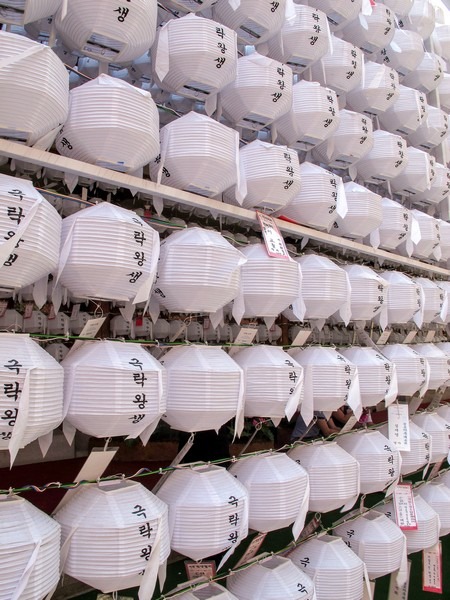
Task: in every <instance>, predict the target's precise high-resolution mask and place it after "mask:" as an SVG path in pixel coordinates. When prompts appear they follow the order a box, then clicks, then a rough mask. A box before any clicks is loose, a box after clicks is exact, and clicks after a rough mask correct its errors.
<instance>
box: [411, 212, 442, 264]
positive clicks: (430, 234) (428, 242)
mask: <svg viewBox="0 0 450 600" xmlns="http://www.w3.org/2000/svg"><path fill="white" fill-rule="evenodd" d="M411 215H412V217H413V218H414V219H415V221H416V223H417V225H418V227H419V230H420V239H419V241H418V242H416V243H413V248H414V250H413V256H417V258H431V259H433V258H436V259H437V260H439V259H440V258H441V251H440V247H439V238H440V233H439V221H438V220H437V219H435V218H434V217H431V216H430V215H427V214H426V213H424V212H422V211H420V210H412V211H411Z"/></svg>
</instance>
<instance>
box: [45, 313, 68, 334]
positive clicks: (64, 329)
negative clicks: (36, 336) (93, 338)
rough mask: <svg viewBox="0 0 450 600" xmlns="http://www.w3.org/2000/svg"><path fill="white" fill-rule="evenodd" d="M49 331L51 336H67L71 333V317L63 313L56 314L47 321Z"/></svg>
mask: <svg viewBox="0 0 450 600" xmlns="http://www.w3.org/2000/svg"><path fill="white" fill-rule="evenodd" d="M47 331H48V332H49V333H50V334H53V335H55V334H58V333H60V334H63V335H67V334H68V333H69V332H70V317H69V315H66V314H65V313H63V312H58V313H56V315H55V317H54V318H52V319H47Z"/></svg>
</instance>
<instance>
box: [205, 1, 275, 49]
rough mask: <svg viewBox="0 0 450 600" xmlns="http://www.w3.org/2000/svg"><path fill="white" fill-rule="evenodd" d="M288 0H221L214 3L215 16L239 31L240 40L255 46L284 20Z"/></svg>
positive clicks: (263, 40)
mask: <svg viewBox="0 0 450 600" xmlns="http://www.w3.org/2000/svg"><path fill="white" fill-rule="evenodd" d="M285 10H286V0H281V1H280V2H278V3H276V4H272V3H271V2H264V4H262V3H261V2H259V1H258V0H239V2H235V1H233V0H221V1H220V2H217V4H215V5H214V8H213V18H214V20H215V21H218V22H219V23H223V24H224V25H227V26H228V27H231V29H234V30H235V31H236V32H237V36H238V39H239V42H240V43H241V44H246V45H250V46H255V45H256V44H260V43H262V42H265V41H266V40H268V39H269V38H271V37H272V36H274V35H275V34H276V33H277V32H278V31H280V29H281V26H282V25H283V22H284V15H285Z"/></svg>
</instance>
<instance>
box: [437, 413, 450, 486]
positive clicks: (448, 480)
mask: <svg viewBox="0 0 450 600" xmlns="http://www.w3.org/2000/svg"><path fill="white" fill-rule="evenodd" d="M441 408H447V407H446V406H441V407H440V408H439V409H438V412H439V411H440V409H441ZM436 481H438V482H439V483H443V484H444V485H445V486H446V487H448V488H449V487H450V471H449V470H448V469H446V470H445V471H443V472H442V471H441V472H440V473H439V476H438V477H437V478H436Z"/></svg>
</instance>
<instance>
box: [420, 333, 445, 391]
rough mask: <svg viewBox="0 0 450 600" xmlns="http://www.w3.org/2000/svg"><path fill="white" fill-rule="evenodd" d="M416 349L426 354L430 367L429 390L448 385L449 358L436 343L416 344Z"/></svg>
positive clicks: (423, 354)
mask: <svg viewBox="0 0 450 600" xmlns="http://www.w3.org/2000/svg"><path fill="white" fill-rule="evenodd" d="M414 350H415V351H416V352H418V353H419V354H420V355H421V356H424V357H425V359H426V360H427V362H428V365H429V367H430V381H429V383H428V389H429V390H438V389H439V388H440V387H443V386H444V387H447V386H448V384H449V379H450V367H449V358H448V356H446V354H445V353H444V352H443V351H442V350H441V349H440V348H438V347H437V346H436V345H435V344H429V343H428V344H414Z"/></svg>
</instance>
